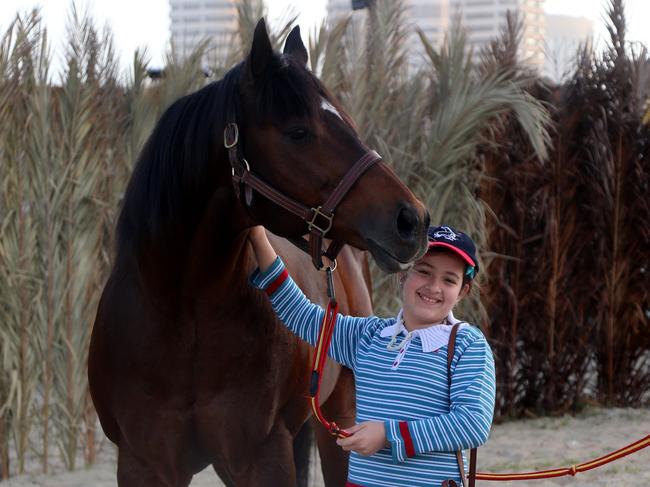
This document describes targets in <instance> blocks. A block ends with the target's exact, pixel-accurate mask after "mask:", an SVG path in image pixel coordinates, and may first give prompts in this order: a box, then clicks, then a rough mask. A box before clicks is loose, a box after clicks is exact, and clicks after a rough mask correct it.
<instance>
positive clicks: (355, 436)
mask: <svg viewBox="0 0 650 487" xmlns="http://www.w3.org/2000/svg"><path fill="white" fill-rule="evenodd" d="M346 431H347V432H348V433H352V436H348V437H347V438H339V439H337V440H336V444H337V445H339V446H340V447H341V448H343V450H345V451H350V450H353V451H355V452H357V453H359V454H361V455H364V456H370V455H373V454H375V453H377V452H378V451H379V450H381V449H382V448H384V447H385V446H387V444H386V428H385V426H384V423H382V422H379V421H366V422H364V423H359V424H355V425H354V426H352V427H351V428H346Z"/></svg>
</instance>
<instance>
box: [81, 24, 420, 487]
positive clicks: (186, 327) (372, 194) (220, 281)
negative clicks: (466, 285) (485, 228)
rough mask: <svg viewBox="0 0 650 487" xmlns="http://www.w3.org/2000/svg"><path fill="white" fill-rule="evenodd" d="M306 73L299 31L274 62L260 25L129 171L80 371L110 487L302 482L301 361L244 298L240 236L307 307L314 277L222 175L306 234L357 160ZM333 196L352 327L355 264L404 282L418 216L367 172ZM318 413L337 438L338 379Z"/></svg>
mask: <svg viewBox="0 0 650 487" xmlns="http://www.w3.org/2000/svg"><path fill="white" fill-rule="evenodd" d="M306 65H307V50H306V49H305V46H304V44H303V43H302V40H301V39H300V30H299V27H295V28H294V29H293V30H292V31H291V33H290V34H289V36H288V37H287V39H286V41H285V47H284V50H283V52H282V53H279V52H274V51H273V49H272V47H271V43H270V41H269V37H268V33H267V30H266V25H265V23H264V20H263V19H262V20H260V22H259V23H258V25H257V27H256V29H255V32H254V35H253V40H252V45H251V50H250V53H249V55H248V56H247V57H246V58H245V59H244V60H243V61H242V62H241V63H239V64H238V65H237V66H235V67H234V68H233V69H231V70H230V71H229V72H227V73H226V75H225V76H224V77H223V78H222V79H221V80H218V81H215V82H213V83H210V84H208V85H206V86H205V87H203V88H201V89H199V90H198V91H196V92H194V93H192V94H190V95H187V96H185V97H183V98H180V99H179V100H177V101H176V102H174V103H173V104H172V105H171V106H170V107H169V108H168V109H167V110H166V111H165V112H164V113H163V115H162V116H161V118H160V120H159V121H158V123H157V125H156V126H155V128H154V130H153V132H152V134H151V135H150V137H149V138H148V140H147V142H146V143H145V145H144V147H143V149H142V152H141V153H140V155H139V156H138V160H137V162H136V165H135V168H134V170H133V173H132V175H131V178H130V180H129V183H128V185H127V189H126V192H125V195H124V198H123V201H122V207H121V210H120V213H119V218H118V221H117V228H116V234H117V235H116V242H115V255H114V259H113V265H112V269H111V272H110V275H109V278H108V280H107V282H106V284H105V287H104V290H103V293H102V296H101V299H100V303H99V305H98V310H97V316H96V320H95V323H94V327H93V331H92V338H91V343H90V349H89V359H88V378H89V385H90V392H91V397H92V400H93V403H94V405H95V408H96V411H97V414H98V417H99V421H100V424H101V427H102V429H103V430H104V432H105V434H106V436H107V437H108V438H109V439H110V440H111V441H112V442H113V443H115V444H116V445H117V448H118V459H117V481H118V485H119V487H134V486H138V487H153V486H166V487H186V486H187V485H189V484H190V482H191V479H192V476H193V475H194V474H195V473H197V472H199V471H201V470H202V469H204V468H205V467H207V466H209V465H212V467H213V468H214V470H215V472H216V473H217V475H218V476H219V477H220V478H221V479H222V481H223V482H224V483H225V484H226V485H227V486H244V487H245V486H255V487H264V486H284V487H293V486H295V485H297V484H298V482H299V479H304V472H305V464H306V462H305V451H308V450H306V449H305V448H304V442H301V441H300V439H301V438H304V434H303V433H302V432H304V431H305V425H306V424H308V423H307V421H308V419H309V417H310V414H311V413H310V410H309V404H308V400H307V399H306V397H305V396H306V394H307V389H308V380H309V374H310V371H311V370H310V359H311V356H312V354H313V349H312V348H311V347H310V346H309V345H308V344H306V343H305V342H302V341H301V340H300V339H298V338H296V337H294V336H293V335H291V334H290V333H289V332H288V331H287V330H286V329H285V327H284V326H283V325H282V324H281V323H280V322H279V321H278V320H277V318H276V317H275V315H274V313H273V311H272V309H271V307H270V304H269V301H268V299H267V298H266V296H265V295H264V294H263V293H261V292H260V291H258V290H255V289H253V288H252V287H251V286H250V285H249V283H248V276H249V275H250V273H251V272H252V271H253V270H254V268H255V267H256V263H255V261H254V256H253V254H252V249H251V248H250V244H248V242H247V234H248V229H249V228H250V227H251V226H253V225H258V224H262V225H264V226H265V227H266V228H267V229H268V230H269V232H271V239H272V243H273V245H274V246H275V247H276V248H277V250H278V253H279V255H281V257H282V258H283V259H284V261H285V262H286V264H287V267H288V269H289V271H290V273H291V275H292V276H293V278H294V279H295V280H296V281H297V283H298V285H300V286H301V287H302V289H303V290H304V291H305V292H306V294H307V295H308V296H309V297H310V298H311V299H312V300H313V301H315V302H319V303H321V304H322V303H325V302H326V299H327V297H326V284H325V279H324V274H323V273H322V272H319V271H317V270H316V268H315V267H314V266H312V265H311V263H310V259H309V257H308V256H307V255H306V254H304V253H303V252H302V251H301V250H299V249H298V248H297V247H295V246H294V245H292V244H291V243H289V242H288V241H287V240H286V239H285V238H292V239H300V238H302V237H303V236H304V235H305V234H306V233H307V231H306V226H305V222H304V221H303V220H302V219H301V218H298V217H297V216H296V215H294V214H293V213H290V212H288V211H287V210H286V209H284V208H283V207H282V206H279V205H278V204H277V203H276V202H275V201H274V200H273V199H272V198H270V197H267V196H265V195H264V194H262V193H260V192H259V191H257V190H255V189H251V188H250V187H244V185H242V184H241V183H237V182H235V183H233V181H234V179H233V176H234V175H235V172H236V171H235V169H236V168H235V165H236V164H235V163H238V162H243V163H244V164H245V165H246V170H247V171H248V172H250V174H253V173H254V175H255V176H256V177H257V178H258V179H259V180H261V181H264V182H265V184H267V185H268V186H269V187H273V188H274V189H275V190H277V192H278V193H282V194H283V195H287V197H288V198H292V199H293V200H295V201H298V202H302V203H304V204H305V205H306V206H307V207H312V208H314V210H315V212H316V213H315V214H314V220H319V221H320V219H322V214H321V213H319V212H318V211H316V209H317V208H318V206H319V204H321V203H322V201H323V200H325V198H326V197H327V196H328V194H330V193H331V192H332V190H333V188H335V187H336V185H337V183H339V182H340V180H341V179H343V178H344V176H345V174H346V173H347V172H348V170H349V169H350V168H351V167H352V166H353V165H354V163H355V161H358V160H360V158H361V159H362V158H363V155H364V154H367V153H368V147H367V146H366V145H365V144H364V143H363V142H362V141H361V140H360V137H359V135H358V133H357V131H356V129H355V127H354V125H353V123H352V121H351V119H350V117H349V116H348V115H347V114H346V113H345V111H344V110H343V109H342V108H341V107H340V104H339V103H338V102H337V101H336V100H335V99H334V98H333V97H332V96H331V94H330V93H329V92H328V91H327V90H326V89H325V87H324V86H323V85H322V84H321V82H320V81H319V80H318V79H317V78H316V76H315V75H314V74H313V73H312V72H311V71H310V70H308V69H307V67H306ZM233 121H235V122H236V125H234V124H233ZM233 126H235V129H236V130H235V131H233V130H232V127H233ZM228 127H230V132H229V131H228V130H229V129H228ZM224 134H225V135H224ZM233 136H234V137H235V140H234V141H233V140H232V138H233ZM224 137H225V141H224ZM233 142H234V143H237V146H236V149H237V150H238V151H239V152H238V153H237V154H239V155H240V156H242V157H241V159H238V160H237V161H233V160H232V159H230V156H231V155H232V150H233V146H234V143H233ZM243 156H245V158H244V157H243ZM229 162H230V164H229ZM233 164H235V165H233ZM237 171H239V168H237ZM349 186H350V188H349V192H348V193H347V194H346V195H345V196H344V197H343V198H342V200H341V202H340V205H339V206H338V208H337V209H336V215H335V217H334V218H330V219H329V224H330V226H331V229H329V233H328V235H327V237H328V238H331V239H335V240H337V241H340V242H341V243H344V244H350V245H351V246H353V247H355V248H351V247H350V246H345V247H344V248H343V250H342V251H341V253H340V254H339V257H338V259H337V260H338V270H337V271H336V272H335V273H334V275H335V283H334V285H335V288H336V289H337V292H338V301H339V305H340V309H341V310H342V312H345V313H349V314H358V315H367V314H370V313H371V311H372V308H371V296H370V281H369V277H368V267H367V261H366V257H365V255H366V253H365V252H364V251H365V250H369V251H370V254H371V255H372V256H373V257H374V259H375V260H376V262H377V263H378V265H379V266H380V267H381V268H382V269H384V270H386V271H388V272H394V271H396V270H398V269H400V268H403V267H404V265H405V263H407V262H409V261H412V260H413V259H414V258H417V257H418V256H419V255H422V254H423V253H424V251H425V247H426V229H427V227H428V222H429V216H428V213H427V211H426V210H425V208H424V206H423V205H422V203H421V202H420V201H419V200H417V199H416V198H415V196H414V195H413V194H412V193H411V192H410V191H409V190H408V188H406V186H405V185H404V184H403V183H401V182H400V180H399V179H398V178H397V177H396V175H395V174H394V173H393V171H392V170H391V169H390V168H389V167H388V166H387V165H386V164H385V163H383V162H381V161H376V162H374V163H373V164H371V165H370V166H368V167H367V168H366V169H365V170H364V172H363V174H361V175H360V176H359V177H358V179H356V180H355V181H354V182H353V183H351V184H349ZM319 225H320V226H321V227H322V226H325V223H318V222H316V223H315V222H314V221H313V220H312V222H311V226H310V228H312V229H313V227H314V226H316V227H318V226H319ZM319 250H320V249H319ZM321 398H322V407H323V412H324V414H326V415H329V416H330V417H331V418H332V419H333V420H335V421H337V422H338V424H340V425H341V426H343V427H345V426H349V425H351V424H353V423H354V413H355V410H354V381H353V378H352V375H351V373H350V371H349V370H347V369H343V368H341V367H340V366H338V365H336V364H334V363H328V365H327V367H326V371H325V374H324V377H323V379H322V389H321ZM315 436H316V444H317V446H318V448H319V454H320V456H321V463H322V471H323V476H324V479H325V483H326V485H327V486H335V485H343V484H344V483H345V480H346V473H347V472H346V470H347V454H345V453H343V452H342V451H341V450H340V449H339V448H337V446H336V444H335V441H334V440H335V439H334V438H333V437H332V436H331V435H329V434H328V433H327V432H326V431H324V429H323V428H319V429H316V432H315ZM310 441H311V439H310ZM296 442H297V444H296V445H294V443H296Z"/></svg>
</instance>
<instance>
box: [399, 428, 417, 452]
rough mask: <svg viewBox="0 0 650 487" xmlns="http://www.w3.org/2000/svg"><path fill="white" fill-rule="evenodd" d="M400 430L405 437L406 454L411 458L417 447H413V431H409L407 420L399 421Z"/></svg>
mask: <svg viewBox="0 0 650 487" xmlns="http://www.w3.org/2000/svg"><path fill="white" fill-rule="evenodd" d="M399 432H400V433H401V434H402V438H404V448H406V456H407V457H409V458H410V457H414V456H415V448H413V440H412V439H411V433H409V425H408V424H407V422H406V421H400V422H399Z"/></svg>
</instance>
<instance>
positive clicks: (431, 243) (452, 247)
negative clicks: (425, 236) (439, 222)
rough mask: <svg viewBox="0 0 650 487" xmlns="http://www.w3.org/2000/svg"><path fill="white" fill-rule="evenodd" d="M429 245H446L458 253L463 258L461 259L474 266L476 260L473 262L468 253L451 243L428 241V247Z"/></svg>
mask: <svg viewBox="0 0 650 487" xmlns="http://www.w3.org/2000/svg"><path fill="white" fill-rule="evenodd" d="M431 247H446V248H448V249H451V250H453V251H454V252H456V253H457V254H458V255H460V256H461V257H462V258H463V260H464V261H465V262H467V263H468V264H469V265H471V266H474V267H476V262H474V261H473V260H472V258H471V257H470V256H469V255H467V253H466V252H463V251H462V250H460V249H459V248H458V247H454V246H453V245H451V244H448V243H446V242H429V248H431Z"/></svg>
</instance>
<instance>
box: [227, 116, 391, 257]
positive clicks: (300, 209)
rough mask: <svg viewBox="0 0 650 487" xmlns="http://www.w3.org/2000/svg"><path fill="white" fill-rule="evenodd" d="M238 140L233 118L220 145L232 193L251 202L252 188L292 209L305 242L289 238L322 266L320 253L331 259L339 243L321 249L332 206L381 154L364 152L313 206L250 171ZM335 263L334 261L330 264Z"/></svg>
mask: <svg viewBox="0 0 650 487" xmlns="http://www.w3.org/2000/svg"><path fill="white" fill-rule="evenodd" d="M238 142H239V128H238V127H237V124H236V123H234V122H231V123H228V124H227V125H226V128H225V129H224V132H223V145H224V147H225V148H226V149H227V150H228V159H229V160H230V166H231V167H232V182H233V185H234V188H235V194H236V195H237V197H238V198H239V199H240V200H241V193H242V189H243V191H244V203H245V205H246V206H250V205H251V202H252V190H253V189H254V190H255V191H257V192H259V193H260V194H262V195H263V196H264V197H265V198H267V199H269V200H271V201H272V202H274V203H275V204H276V205H278V206H280V207H281V208H284V209H285V210H287V211H289V212H291V213H293V214H294V215H296V216H297V217H299V218H301V219H302V220H304V221H305V222H306V223H307V229H308V232H309V244H308V243H307V242H306V241H305V240H304V239H302V238H294V239H289V240H290V241H291V242H292V243H293V244H294V245H296V246H297V247H299V248H301V249H302V250H304V251H305V252H307V253H308V254H309V255H311V260H312V262H313V264H314V266H315V267H316V269H318V270H320V269H323V268H324V267H325V266H324V265H323V259H322V257H323V256H325V257H327V258H328V259H330V260H331V261H332V262H335V259H336V256H337V255H338V253H339V251H340V250H341V248H342V247H343V245H344V244H343V243H341V242H338V241H332V242H331V243H330V245H329V247H328V248H327V251H325V252H323V250H322V246H323V238H324V237H325V235H326V234H327V232H329V231H330V229H331V228H332V224H333V220H334V210H335V209H336V207H337V206H338V205H339V203H340V202H341V200H342V199H343V197H344V196H345V195H346V194H347V193H348V191H349V190H350V188H351V187H352V185H353V184H354V183H355V182H356V181H357V179H359V177H360V176H361V175H362V174H363V173H364V172H365V171H366V170H367V169H368V168H369V167H370V166H372V165H373V164H374V163H376V162H378V161H380V160H381V156H380V155H379V154H377V152H375V151H374V150H370V151H368V152H366V153H365V154H364V155H363V156H361V158H360V159H359V160H358V161H357V162H355V163H354V165H353V166H352V167H351V168H350V170H349V171H348V172H347V173H346V174H345V176H343V179H341V181H340V182H339V183H338V185H337V186H336V188H334V191H332V193H331V194H330V195H329V197H328V198H327V200H326V201H325V203H323V204H322V205H320V206H317V207H315V208H313V207H309V206H306V205H304V204H302V203H300V202H298V201H296V200H294V199H293V198H291V197H290V196H287V195H286V194H284V193H281V192H280V191H278V190H277V189H275V188H274V187H272V186H271V185H269V184H268V183H266V182H265V181H264V180H262V179H261V178H259V177H258V176H256V175H255V174H253V173H252V172H251V168H250V165H249V164H248V161H247V160H246V159H244V158H243V157H240V155H239V152H238V150H237V144H238ZM334 265H335V264H334Z"/></svg>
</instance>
